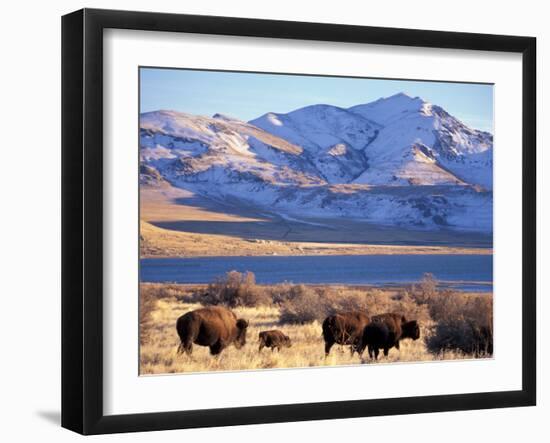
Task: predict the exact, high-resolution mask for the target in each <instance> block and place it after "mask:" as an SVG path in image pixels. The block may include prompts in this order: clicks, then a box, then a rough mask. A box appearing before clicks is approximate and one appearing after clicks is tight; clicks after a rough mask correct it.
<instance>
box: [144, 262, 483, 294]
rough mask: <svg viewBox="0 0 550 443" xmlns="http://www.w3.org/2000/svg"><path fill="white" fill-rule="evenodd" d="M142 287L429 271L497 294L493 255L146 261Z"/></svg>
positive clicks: (361, 279) (394, 276) (401, 279)
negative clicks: (247, 276) (232, 277)
mask: <svg viewBox="0 0 550 443" xmlns="http://www.w3.org/2000/svg"><path fill="white" fill-rule="evenodd" d="M140 262H141V269H140V279H141V281H142V282H156V283H160V282H174V283H210V282H211V281H213V280H215V279H216V278H217V277H220V276H222V275H224V274H225V273H226V272H228V271H233V270H235V271H239V272H245V271H252V272H254V274H255V275H256V282H257V283H261V284H273V283H281V282H285V281H287V282H292V283H309V284H329V283H333V284H358V285H360V284H361V285H382V286H391V285H403V284H407V283H413V282H417V281H419V280H420V279H421V278H422V275H423V274H424V273H426V272H430V273H432V274H433V275H434V276H435V277H436V278H437V280H438V281H439V282H440V283H441V285H442V286H448V287H454V288H457V289H463V290H474V291H492V290H493V285H492V281H493V256H492V255H329V256H326V255H325V256H285V257H283V256H280V257H279V256H268V257H199V258H144V259H141V261H140Z"/></svg>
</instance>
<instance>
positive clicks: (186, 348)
mask: <svg viewBox="0 0 550 443" xmlns="http://www.w3.org/2000/svg"><path fill="white" fill-rule="evenodd" d="M184 352H185V353H186V354H187V355H191V354H192V353H193V343H192V342H186V343H184V342H180V344H179V346H178V354H183V353H184Z"/></svg>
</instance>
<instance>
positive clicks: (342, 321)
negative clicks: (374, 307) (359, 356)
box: [323, 311, 369, 357]
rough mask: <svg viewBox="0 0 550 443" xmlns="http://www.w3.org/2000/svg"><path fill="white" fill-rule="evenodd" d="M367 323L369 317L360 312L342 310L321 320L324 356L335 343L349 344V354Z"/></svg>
mask: <svg viewBox="0 0 550 443" xmlns="http://www.w3.org/2000/svg"><path fill="white" fill-rule="evenodd" d="M368 323H369V317H368V316H367V315H366V314H364V313H362V312H357V311H355V312H343V313H339V314H334V315H330V316H328V317H327V318H325V321H323V339H324V340H325V357H327V356H328V355H329V353H330V348H332V346H333V345H334V344H335V343H338V344H339V345H351V355H353V353H354V351H355V350H356V347H357V345H356V344H357V340H358V339H359V338H360V337H361V334H362V333H363V329H364V327H365V326H366V325H367V324H368Z"/></svg>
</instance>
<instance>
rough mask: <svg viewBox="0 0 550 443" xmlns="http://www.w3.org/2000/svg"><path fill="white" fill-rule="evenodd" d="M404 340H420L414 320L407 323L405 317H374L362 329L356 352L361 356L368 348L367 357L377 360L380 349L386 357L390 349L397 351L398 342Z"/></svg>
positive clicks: (388, 314)
mask: <svg viewBox="0 0 550 443" xmlns="http://www.w3.org/2000/svg"><path fill="white" fill-rule="evenodd" d="M404 338H411V339H413V340H418V338H420V328H419V326H418V322H417V321H416V320H412V321H407V319H406V318H405V316H402V315H399V314H394V313H387V314H380V315H375V316H373V317H372V318H371V321H370V323H369V324H368V325H366V326H365V327H364V328H363V334H362V336H361V339H360V340H359V341H358V344H357V345H356V347H357V349H356V350H357V352H358V353H359V355H362V354H363V351H364V350H365V348H366V347H367V346H368V350H369V357H370V358H372V357H373V355H374V358H375V359H376V360H378V353H379V352H380V349H383V350H384V355H385V356H386V357H387V356H388V352H389V350H390V349H391V348H393V347H394V346H395V348H396V349H399V341H400V340H402V339H404Z"/></svg>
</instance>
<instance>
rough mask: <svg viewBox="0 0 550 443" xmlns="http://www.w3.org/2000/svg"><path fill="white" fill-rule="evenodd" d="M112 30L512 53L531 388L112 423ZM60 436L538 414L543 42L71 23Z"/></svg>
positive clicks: (245, 23)
mask: <svg viewBox="0 0 550 443" xmlns="http://www.w3.org/2000/svg"><path fill="white" fill-rule="evenodd" d="M108 28H117V29H132V30H146V31H171V32H179V33H199V34H217V35H227V36H248V37H268V38H279V39H301V40H316V41H332V42H353V43H369V44H377V45H398V46H411V47H412V46H415V47H425V48H452V49H468V50H481V51H503V52H511V53H519V54H522V63H523V86H522V87H523V98H522V100H523V104H522V106H523V110H522V111H523V119H522V123H521V124H522V131H523V139H522V157H523V165H522V171H523V179H522V180H523V189H522V195H523V216H522V219H523V234H522V240H523V257H522V263H523V268H522V287H523V293H522V312H521V319H522V352H521V358H522V388H521V390H517V391H506V392H479V393H472V394H458V395H436V396H420V397H404V398H392V399H374V400H357V401H336V402H323V403H308V404H288V405H266V406H260V407H237V408H230V409H209V410H190V411H178V412H160V413H142V414H131V415H104V412H103V406H102V405H103V334H102V327H103V297H102V291H103V287H102V285H103V275H102V272H103V271H102V269H103V227H102V223H103V197H102V196H103V148H102V138H103V111H102V109H103V87H102V84H103V31H104V30H105V29H108ZM62 201H63V203H62V426H63V427H65V428H68V429H71V430H73V431H76V432H79V433H82V434H105V433H116V432H132V431H152V430H163V429H179V428H195V427H212V426H230V425H241V424H257V423H274V422H290V421H302V420H321V419H335V418H351V417H364V416H380V415H393V414H414V413H425V412H437V411H458V410H467V409H488V408H502V407H515V406H532V405H535V404H536V315H535V309H536V39H535V38H532V37H516V36H503V35H484V34H470V33H456V32H440V31H423V30H411V29H390V28H377V27H363V26H348V25H336V24H320V23H300V22H283V21H274V20H256V19H244V18H230V17H209V16H195V15H178V14H162V13H149V12H127V11H110V10H97V9H83V10H79V11H76V12H73V13H71V14H68V15H65V16H63V18H62Z"/></svg>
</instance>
